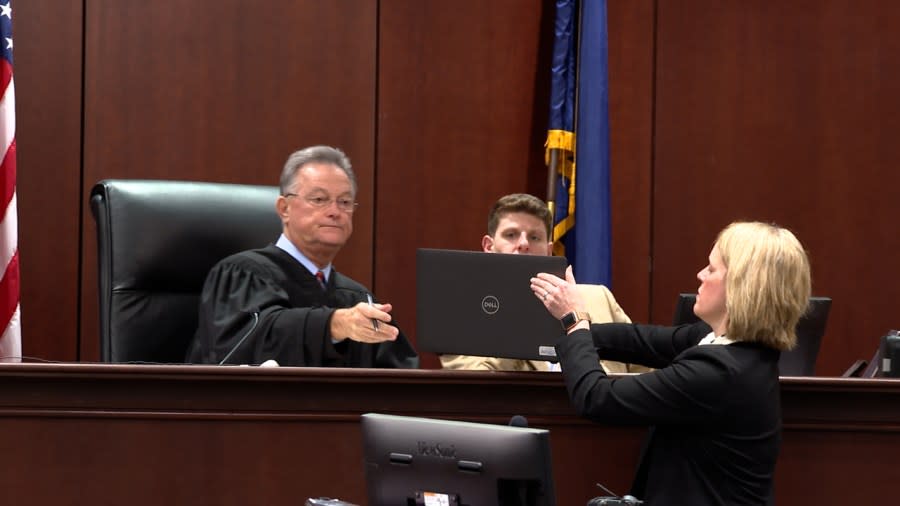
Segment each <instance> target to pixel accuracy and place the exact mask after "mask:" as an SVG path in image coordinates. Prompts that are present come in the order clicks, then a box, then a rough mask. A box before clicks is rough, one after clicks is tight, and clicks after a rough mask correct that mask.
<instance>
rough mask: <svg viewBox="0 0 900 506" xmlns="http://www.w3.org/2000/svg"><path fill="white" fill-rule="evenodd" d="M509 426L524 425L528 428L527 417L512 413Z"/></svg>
mask: <svg viewBox="0 0 900 506" xmlns="http://www.w3.org/2000/svg"><path fill="white" fill-rule="evenodd" d="M509 426H510V427H524V428H526V429H527V428H528V419H527V418H525V417H524V416H522V415H513V417H512V418H510V419H509Z"/></svg>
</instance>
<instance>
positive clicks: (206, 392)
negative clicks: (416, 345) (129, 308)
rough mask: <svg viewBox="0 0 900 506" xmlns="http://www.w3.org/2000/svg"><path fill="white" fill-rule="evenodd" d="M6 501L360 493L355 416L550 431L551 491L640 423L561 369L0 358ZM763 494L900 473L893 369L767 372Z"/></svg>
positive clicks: (627, 469) (608, 465) (600, 462)
mask: <svg viewBox="0 0 900 506" xmlns="http://www.w3.org/2000/svg"><path fill="white" fill-rule="evenodd" d="M0 392H2V394H0V433H2V434H3V436H0V455H3V458H2V464H0V489H2V490H4V491H5V492H4V496H5V497H7V498H9V499H11V500H10V501H9V503H10V504H122V503H127V504H137V505H142V504H148V505H149V504H166V503H170V504H177V503H188V502H190V503H191V504H216V505H222V504H235V505H237V504H240V505H242V506H243V505H246V504H272V505H277V504H286V505H287V504H291V505H297V504H302V500H303V499H305V498H306V497H308V496H319V495H325V496H332V497H341V498H343V499H345V500H350V501H354V502H357V503H359V504H365V491H364V474H363V466H362V451H361V435H360V431H359V415H360V414H362V413H365V412H382V413H393V414H404V415H413V416H426V417H434V418H448V419H460V420H469V421H475V422H486V423H499V424H506V423H508V421H509V419H510V417H511V416H512V415H522V416H525V417H526V418H527V419H528V421H529V423H530V425H531V426H534V427H541V428H547V429H550V431H551V444H552V451H553V466H554V476H555V481H556V490H557V497H558V502H559V504H561V505H571V504H584V503H585V500H586V499H587V498H588V497H591V496H594V495H598V494H599V493H600V492H599V491H598V489H597V488H596V487H595V485H594V484H595V483H596V482H598V481H600V482H603V484H604V485H606V486H607V487H609V488H611V489H613V490H615V491H619V492H620V493H623V492H624V491H626V490H627V488H628V486H629V484H630V481H631V476H632V473H633V470H634V466H635V464H636V462H637V457H638V450H639V447H640V443H641V441H642V438H643V434H644V429H643V428H617V427H604V426H600V425H597V424H593V423H591V422H588V421H586V420H583V419H581V418H579V417H577V416H576V415H575V414H574V412H573V410H572V408H571V406H570V405H569V402H568V398H567V396H566V392H565V388H564V386H563V383H562V379H561V376H560V375H559V374H554V373H509V372H474V371H441V370H404V371H397V370H372V369H369V370H361V369H322V368H256V367H254V368H250V367H233V366H232V367H218V366H177V365H173V366H159V365H146V366H145V365H111V364H0ZM782 404H783V419H784V428H785V430H784V445H783V447H782V451H781V456H780V458H779V464H778V469H777V477H776V497H777V499H778V502H779V504H788V505H789V504H866V503H873V504H874V503H880V502H882V500H883V499H884V498H885V497H891V495H889V494H890V493H891V490H892V488H893V485H894V484H895V483H897V482H900V470H898V466H897V465H896V458H894V454H895V453H900V381H897V380H866V379H844V378H820V377H816V378H782Z"/></svg>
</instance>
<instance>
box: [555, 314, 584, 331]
mask: <svg viewBox="0 0 900 506" xmlns="http://www.w3.org/2000/svg"><path fill="white" fill-rule="evenodd" d="M585 320H587V321H588V322H590V321H591V315H590V314H588V313H586V312H584V311H572V312H571V313H566V314H564V315H563V317H562V318H560V319H559V322H560V323H562V326H563V328H564V329H565V330H566V332H568V331H569V330H571V329H572V327H574V326H575V325H578V324H579V323H580V322H583V321H585Z"/></svg>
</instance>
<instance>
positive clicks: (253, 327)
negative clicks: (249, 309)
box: [219, 308, 259, 365]
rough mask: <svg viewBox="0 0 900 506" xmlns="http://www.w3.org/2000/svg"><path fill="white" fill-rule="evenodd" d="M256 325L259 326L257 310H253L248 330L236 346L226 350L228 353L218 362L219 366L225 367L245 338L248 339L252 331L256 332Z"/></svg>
mask: <svg viewBox="0 0 900 506" xmlns="http://www.w3.org/2000/svg"><path fill="white" fill-rule="evenodd" d="M257 325H259V309H258V308H253V324H252V325H250V330H248V331H247V333H246V334H244V335H243V336H241V338H240V339H238V342H237V344H235V345H234V346H232V347H231V349H230V350H228V353H226V354H225V358H223V359H222V361H221V362H219V365H225V363H226V362H228V359H229V358H231V356H232V355H234V352H235V351H237V349H238V348H240V347H241V345H242V344H244V341H246V340H247V338H248V337H250V334H252V333H253V331H254V330H256V326H257Z"/></svg>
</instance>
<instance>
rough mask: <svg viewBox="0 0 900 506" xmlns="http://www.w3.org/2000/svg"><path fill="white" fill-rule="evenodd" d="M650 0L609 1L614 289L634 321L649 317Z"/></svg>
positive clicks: (651, 132) (644, 320)
mask: <svg viewBox="0 0 900 506" xmlns="http://www.w3.org/2000/svg"><path fill="white" fill-rule="evenodd" d="M654 13H655V3H654V2H653V0H640V1H630V0H626V1H620V0H613V1H611V2H608V3H607V17H608V23H607V25H608V30H607V31H608V34H609V129H610V164H611V168H610V204H611V214H612V234H613V237H612V251H613V255H612V262H613V265H612V267H613V277H612V290H613V293H614V294H615V296H616V299H617V300H618V301H619V304H620V305H621V306H622V308H623V309H625V312H626V313H628V316H630V317H631V319H632V320H633V321H639V322H646V321H649V318H650V314H649V311H650V309H649V308H650V272H649V262H650V203H651V194H650V189H651V182H652V179H651V174H652V171H651V165H650V164H651V156H650V155H651V153H652V141H653V138H652V134H653V123H652V122H653V64H654V61H653V58H654V54H653V51H654V47H653V41H654V39H653V31H654V28H655V27H654Z"/></svg>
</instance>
